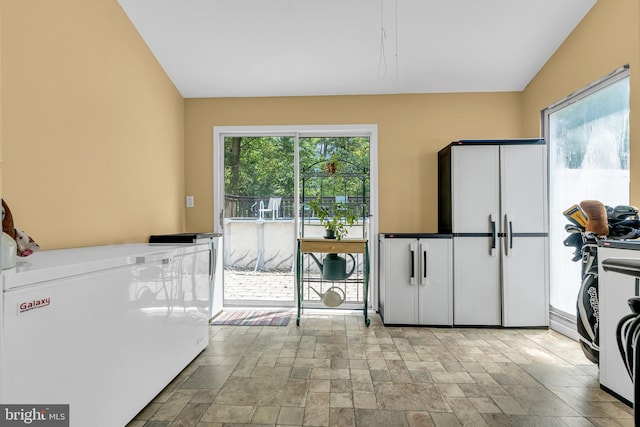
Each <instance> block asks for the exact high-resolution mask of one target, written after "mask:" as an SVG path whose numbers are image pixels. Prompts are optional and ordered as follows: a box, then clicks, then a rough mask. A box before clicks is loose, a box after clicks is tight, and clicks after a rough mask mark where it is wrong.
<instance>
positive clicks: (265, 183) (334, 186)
mask: <svg viewBox="0 0 640 427" xmlns="http://www.w3.org/2000/svg"><path fill="white" fill-rule="evenodd" d="M224 151H225V152H224V162H225V165H224V167H225V193H226V194H228V195H235V196H249V197H256V198H266V197H271V196H283V197H292V198H293V197H294V179H295V178H294V173H293V169H294V138H293V137H290V136H264V137H228V138H225V142H224ZM299 156H300V165H301V170H305V168H307V167H309V166H310V165H312V164H314V163H317V162H320V161H323V162H322V163H321V165H322V166H323V167H324V166H325V165H326V162H329V161H334V160H335V159H339V160H337V163H338V167H339V168H340V167H341V166H340V165H347V164H349V163H353V164H355V165H358V167H359V168H361V169H362V170H368V168H369V138H366V137H330V138H324V137H323V138H306V137H304V138H300V142H299ZM324 160H326V162H324ZM309 185H310V186H309V187H307V191H309V193H308V194H307V197H319V196H322V195H325V196H333V195H345V196H352V195H361V192H362V187H363V183H362V181H358V180H346V181H345V180H344V179H339V178H337V177H336V178H330V179H328V180H324V182H322V183H320V182H314V183H311V182H310V183H309ZM364 185H365V186H366V187H367V188H368V185H369V184H368V180H367V181H366V182H365V183H364Z"/></svg>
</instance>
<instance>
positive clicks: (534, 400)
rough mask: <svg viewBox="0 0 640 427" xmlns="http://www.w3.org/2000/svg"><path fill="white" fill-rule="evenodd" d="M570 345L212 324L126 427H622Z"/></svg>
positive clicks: (625, 416) (514, 332)
mask: <svg viewBox="0 0 640 427" xmlns="http://www.w3.org/2000/svg"><path fill="white" fill-rule="evenodd" d="M597 375H598V371H597V367H596V366H595V365H592V364H591V363H589V362H588V361H587V360H586V359H585V358H584V356H583V355H582V352H581V350H580V349H579V347H578V345H577V343H575V342H574V341H572V340H570V339H568V338H566V337H564V336H562V335H560V334H557V333H555V332H553V331H549V330H525V329H476V328H465V329H457V328H456V329H449V328H424V327H402V328H400V327H385V326H383V325H382V323H381V322H380V318H379V317H378V316H377V315H375V314H374V315H372V322H371V326H370V327H369V328H367V327H365V326H364V322H363V318H362V315H361V314H359V315H358V314H346V315H343V314H338V315H335V314H331V315H328V314H324V313H323V312H321V311H318V312H315V313H310V312H307V313H305V315H304V316H303V318H302V321H301V325H300V327H296V326H295V318H294V319H293V320H292V321H291V322H290V323H289V326H287V327H274V326H266V327H256V326H253V327H252V326H212V327H211V329H210V343H209V346H208V348H207V349H206V350H205V351H204V352H203V353H201V354H200V355H199V356H198V357H197V358H196V359H195V360H194V361H193V362H192V363H191V364H190V365H189V366H188V367H187V368H185V369H184V371H183V372H182V373H180V375H178V377H176V378H175V380H174V381H173V382H172V383H171V384H170V385H168V386H167V387H166V389H165V390H163V391H162V392H161V393H160V394H159V395H158V396H157V397H156V398H155V399H154V400H153V402H151V403H150V404H149V405H148V406H147V407H146V408H145V409H143V410H142V411H141V412H140V413H139V414H138V415H137V416H136V418H135V419H134V420H133V421H131V423H129V425H128V427H140V426H144V427H156V426H198V427H205V426H241V425H251V426H254V427H255V426H336V427H337V426H362V427H375V426H380V427H393V426H438V427H440V426H447V427H448V426H460V425H465V426H467V425H469V426H545V427H546V426H591V425H595V426H619V425H621V426H632V425H633V415H632V414H633V412H632V409H631V408H629V407H628V406H626V405H625V404H623V403H621V402H619V401H618V400H616V399H615V398H613V397H612V396H610V395H608V394H607V393H605V392H603V391H602V390H600V388H599V386H598V377H597Z"/></svg>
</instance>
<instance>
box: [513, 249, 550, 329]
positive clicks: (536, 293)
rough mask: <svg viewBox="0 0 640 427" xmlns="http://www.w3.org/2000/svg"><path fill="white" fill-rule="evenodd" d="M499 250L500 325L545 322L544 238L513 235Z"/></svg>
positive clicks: (546, 300) (546, 298)
mask: <svg viewBox="0 0 640 427" xmlns="http://www.w3.org/2000/svg"><path fill="white" fill-rule="evenodd" d="M505 243H506V244H505V245H504V247H505V249H508V252H506V251H503V257H504V258H503V261H502V268H503V290H502V292H503V302H502V309H503V323H502V324H503V326H508V327H516V326H548V325H549V310H548V307H549V293H548V286H547V268H545V266H546V264H547V238H546V237H514V238H513V240H512V243H513V244H512V247H511V248H510V249H509V247H508V242H505Z"/></svg>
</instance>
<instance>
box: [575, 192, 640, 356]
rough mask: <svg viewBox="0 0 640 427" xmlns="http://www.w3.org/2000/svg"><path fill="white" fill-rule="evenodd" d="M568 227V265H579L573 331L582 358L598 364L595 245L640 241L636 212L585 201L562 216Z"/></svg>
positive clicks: (596, 249)
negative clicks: (571, 249) (570, 250)
mask: <svg viewBox="0 0 640 427" xmlns="http://www.w3.org/2000/svg"><path fill="white" fill-rule="evenodd" d="M563 213H564V215H565V217H566V218H567V219H569V221H570V222H571V224H567V225H566V226H565V230H566V231H567V232H568V233H569V236H568V237H567V238H566V239H565V240H564V245H565V246H571V247H574V248H575V252H574V254H573V255H574V256H573V259H572V261H574V262H576V261H578V260H580V261H581V262H582V267H581V270H580V272H581V277H582V283H581V285H580V290H579V291H578V298H577V303H576V314H577V319H576V323H577V331H578V334H579V335H580V345H581V347H582V351H583V353H584V355H585V356H586V358H587V359H588V360H589V361H591V362H592V363H595V364H598V362H599V355H600V352H599V337H598V335H599V334H598V326H599V319H600V313H599V306H598V303H599V300H598V241H599V240H601V239H605V238H607V239H615V240H624V239H635V238H637V237H640V221H638V210H637V209H636V208H634V207H633V206H616V207H615V208H611V207H608V206H604V205H603V204H602V203H600V202H598V201H594V200H585V201H583V202H581V203H580V205H573V206H571V207H570V208H569V209H567V210H566V211H565V212H563Z"/></svg>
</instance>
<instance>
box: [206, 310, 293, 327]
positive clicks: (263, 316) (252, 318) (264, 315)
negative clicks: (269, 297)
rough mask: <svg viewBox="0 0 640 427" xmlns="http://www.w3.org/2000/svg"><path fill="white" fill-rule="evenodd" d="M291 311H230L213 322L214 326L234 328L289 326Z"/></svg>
mask: <svg viewBox="0 0 640 427" xmlns="http://www.w3.org/2000/svg"><path fill="white" fill-rule="evenodd" d="M289 320H291V312H290V311H244V310H238V311H228V312H223V313H222V314H220V315H219V316H217V317H216V318H215V319H213V320H212V321H211V324H212V325H232V326H287V325H288V324H289Z"/></svg>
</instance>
